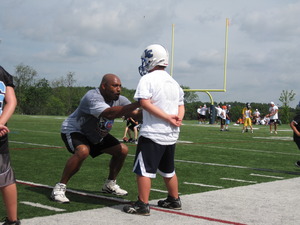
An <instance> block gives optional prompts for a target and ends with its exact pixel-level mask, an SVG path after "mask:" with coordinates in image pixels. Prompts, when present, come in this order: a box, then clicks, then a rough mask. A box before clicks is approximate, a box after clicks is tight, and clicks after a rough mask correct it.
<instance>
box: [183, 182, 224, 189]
mask: <svg viewBox="0 0 300 225" xmlns="http://www.w3.org/2000/svg"><path fill="white" fill-rule="evenodd" d="M183 183H184V184H188V185H196V186H201V187H211V188H223V187H222V186H215V185H208V184H199V183H189V182H183Z"/></svg>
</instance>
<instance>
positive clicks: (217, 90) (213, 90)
mask: <svg viewBox="0 0 300 225" xmlns="http://www.w3.org/2000/svg"><path fill="white" fill-rule="evenodd" d="M228 27H229V19H228V18H226V29H225V52H224V83H223V89H183V91H187V92H188V91H189V92H205V93H206V94H207V95H208V96H209V98H210V102H211V106H210V111H211V113H210V120H209V121H210V123H214V117H215V106H214V100H213V97H212V95H211V94H210V92H226V74H227V56H228ZM174 28H175V25H174V24H172V48H171V66H170V75H171V76H173V63H174Z"/></svg>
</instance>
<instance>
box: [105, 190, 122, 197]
mask: <svg viewBox="0 0 300 225" xmlns="http://www.w3.org/2000/svg"><path fill="white" fill-rule="evenodd" d="M100 192H101V193H103V194H111V195H116V196H126V195H128V193H126V194H118V193H116V192H112V191H107V190H101V191H100Z"/></svg>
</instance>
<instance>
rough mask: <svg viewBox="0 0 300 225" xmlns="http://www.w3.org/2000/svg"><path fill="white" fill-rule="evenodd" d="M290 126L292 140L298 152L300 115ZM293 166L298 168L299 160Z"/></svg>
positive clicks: (299, 145) (299, 147)
mask: <svg viewBox="0 0 300 225" xmlns="http://www.w3.org/2000/svg"><path fill="white" fill-rule="evenodd" d="M290 126H291V128H292V130H293V138H294V142H295V143H296V145H297V147H298V149H299V150H300V114H298V115H296V116H295V118H294V119H293V121H292V122H291V123H290ZM295 165H296V166H298V167H300V160H298V161H297V162H295Z"/></svg>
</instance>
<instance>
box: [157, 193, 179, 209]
mask: <svg viewBox="0 0 300 225" xmlns="http://www.w3.org/2000/svg"><path fill="white" fill-rule="evenodd" d="M157 205H158V206H160V207H163V208H168V209H178V210H179V209H181V201H180V198H179V197H178V198H173V197H171V196H168V197H167V199H165V200H159V201H158V203H157Z"/></svg>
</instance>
